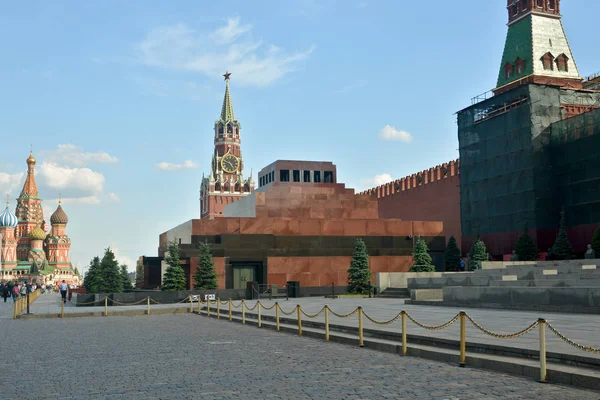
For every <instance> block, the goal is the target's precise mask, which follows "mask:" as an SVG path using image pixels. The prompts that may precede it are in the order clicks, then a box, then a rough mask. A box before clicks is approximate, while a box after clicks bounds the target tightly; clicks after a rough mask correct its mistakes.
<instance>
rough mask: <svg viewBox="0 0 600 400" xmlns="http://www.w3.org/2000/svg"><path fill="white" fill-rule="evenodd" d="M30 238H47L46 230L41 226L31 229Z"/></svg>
mask: <svg viewBox="0 0 600 400" xmlns="http://www.w3.org/2000/svg"><path fill="white" fill-rule="evenodd" d="M29 239H31V240H44V239H46V232H44V230H43V229H42V228H40V227H39V226H38V227H36V228H35V229H34V230H32V231H31V233H30V234H29Z"/></svg>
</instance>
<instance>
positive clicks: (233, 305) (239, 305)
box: [231, 300, 244, 308]
mask: <svg viewBox="0 0 600 400" xmlns="http://www.w3.org/2000/svg"><path fill="white" fill-rule="evenodd" d="M243 301H244V300H242V301H240V304H238V305H237V306H236V305H235V304H233V301H232V302H231V306H232V307H233V308H240V307H241V306H242V302H243Z"/></svg>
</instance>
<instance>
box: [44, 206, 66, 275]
mask: <svg viewBox="0 0 600 400" xmlns="http://www.w3.org/2000/svg"><path fill="white" fill-rule="evenodd" d="M50 223H51V224H52V230H51V231H50V233H49V234H48V237H47V238H46V247H47V249H46V252H47V253H48V261H49V262H50V263H55V264H56V268H71V256H70V251H71V239H70V238H69V237H68V236H67V224H68V223H69V217H67V214H66V213H65V211H64V210H63V208H62V206H61V201H60V200H59V201H58V207H57V208H56V211H54V213H53V214H52V215H51V216H50Z"/></svg>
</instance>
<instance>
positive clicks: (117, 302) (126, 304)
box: [108, 298, 148, 306]
mask: <svg viewBox="0 0 600 400" xmlns="http://www.w3.org/2000/svg"><path fill="white" fill-rule="evenodd" d="M108 300H109V301H111V302H112V303H113V304H118V305H122V306H134V305H136V304H141V303H142V302H144V301H148V300H147V298H146V299H142V300H140V301H136V302H134V303H121V302H120V301H117V300H113V299H110V298H108Z"/></svg>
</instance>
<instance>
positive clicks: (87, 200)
mask: <svg viewBox="0 0 600 400" xmlns="http://www.w3.org/2000/svg"><path fill="white" fill-rule="evenodd" d="M60 200H61V202H62V204H86V205H89V204H100V203H101V202H102V201H101V200H100V197H99V196H97V195H92V196H84V197H65V198H61V199H60ZM46 202H47V203H49V204H56V203H58V199H52V200H46ZM54 208H56V207H54Z"/></svg>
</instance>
